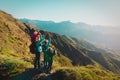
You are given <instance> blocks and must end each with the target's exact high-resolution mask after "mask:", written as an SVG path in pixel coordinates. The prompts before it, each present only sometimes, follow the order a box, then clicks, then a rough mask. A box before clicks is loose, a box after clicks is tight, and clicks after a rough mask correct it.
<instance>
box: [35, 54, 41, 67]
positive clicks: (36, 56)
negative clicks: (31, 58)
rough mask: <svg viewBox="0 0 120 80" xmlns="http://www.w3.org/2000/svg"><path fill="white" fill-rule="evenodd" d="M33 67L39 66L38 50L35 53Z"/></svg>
mask: <svg viewBox="0 0 120 80" xmlns="http://www.w3.org/2000/svg"><path fill="white" fill-rule="evenodd" d="M34 67H35V68H36V67H38V68H40V52H37V53H36V54H35V62H34Z"/></svg>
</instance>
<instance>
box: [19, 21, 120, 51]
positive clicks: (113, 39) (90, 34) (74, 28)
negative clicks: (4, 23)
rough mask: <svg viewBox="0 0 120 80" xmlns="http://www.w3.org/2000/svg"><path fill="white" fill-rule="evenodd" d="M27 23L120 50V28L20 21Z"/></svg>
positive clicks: (65, 22)
mask: <svg viewBox="0 0 120 80" xmlns="http://www.w3.org/2000/svg"><path fill="white" fill-rule="evenodd" d="M19 20H20V21H22V22H25V23H31V24H33V25H35V26H36V27H38V28H39V29H44V30H47V31H50V32H55V33H59V34H61V35H69V36H73V37H81V38H84V39H86V40H88V41H90V42H93V43H95V44H99V45H101V46H103V47H108V48H109V49H110V48H111V49H112V48H113V49H117V50H120V44H119V39H120V32H119V30H120V28H119V26H118V27H112V26H100V25H89V24H86V23H82V22H78V23H72V22H70V21H62V22H57V23H56V22H54V21H40V20H30V19H19Z"/></svg>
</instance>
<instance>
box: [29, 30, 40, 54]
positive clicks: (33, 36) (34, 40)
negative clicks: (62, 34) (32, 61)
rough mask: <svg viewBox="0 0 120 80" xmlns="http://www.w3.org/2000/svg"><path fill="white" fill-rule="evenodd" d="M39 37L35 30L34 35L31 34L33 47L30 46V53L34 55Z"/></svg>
mask: <svg viewBox="0 0 120 80" xmlns="http://www.w3.org/2000/svg"><path fill="white" fill-rule="evenodd" d="M37 35H38V32H37V31H35V30H33V33H32V34H31V45H30V46H29V48H30V52H31V53H32V54H35V53H36V47H35V46H36V42H37V40H38V39H37Z"/></svg>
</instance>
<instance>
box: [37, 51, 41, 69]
mask: <svg viewBox="0 0 120 80" xmlns="http://www.w3.org/2000/svg"><path fill="white" fill-rule="evenodd" d="M37 65H38V68H40V53H39V52H38V53H37Z"/></svg>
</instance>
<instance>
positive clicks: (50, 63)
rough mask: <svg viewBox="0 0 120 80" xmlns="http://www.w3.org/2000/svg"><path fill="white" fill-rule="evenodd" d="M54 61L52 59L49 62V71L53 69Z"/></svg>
mask: <svg viewBox="0 0 120 80" xmlns="http://www.w3.org/2000/svg"><path fill="white" fill-rule="evenodd" d="M52 63H53V61H52V60H50V62H49V71H51V69H52Z"/></svg>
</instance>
